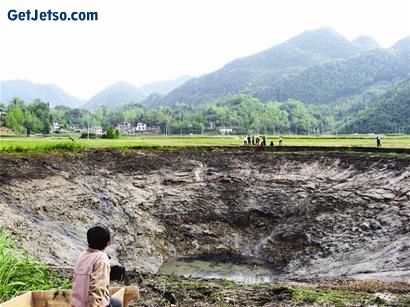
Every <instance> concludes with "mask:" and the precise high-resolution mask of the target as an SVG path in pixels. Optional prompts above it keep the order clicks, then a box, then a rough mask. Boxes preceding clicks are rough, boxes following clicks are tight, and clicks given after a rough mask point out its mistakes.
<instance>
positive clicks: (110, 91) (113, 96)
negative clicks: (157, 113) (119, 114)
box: [83, 81, 144, 110]
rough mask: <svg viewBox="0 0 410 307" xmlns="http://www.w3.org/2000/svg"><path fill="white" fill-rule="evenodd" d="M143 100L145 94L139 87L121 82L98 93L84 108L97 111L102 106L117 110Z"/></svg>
mask: <svg viewBox="0 0 410 307" xmlns="http://www.w3.org/2000/svg"><path fill="white" fill-rule="evenodd" d="M143 98H144V94H143V93H142V92H141V91H140V90H139V89H138V88H137V87H135V86H134V85H132V84H130V83H127V82H124V81H120V82H117V83H114V84H113V85H110V86H109V87H107V88H106V89H104V90H103V91H101V92H99V93H97V94H96V95H95V96H93V97H92V98H91V99H90V100H89V101H88V102H87V103H86V104H85V105H84V106H83V107H84V108H86V109H91V110H95V109H97V108H98V107H100V106H109V107H112V108H116V107H119V106H121V105H124V104H127V103H129V102H131V101H134V102H135V101H139V100H142V99H143Z"/></svg>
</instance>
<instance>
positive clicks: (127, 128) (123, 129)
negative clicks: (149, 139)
mask: <svg viewBox="0 0 410 307" xmlns="http://www.w3.org/2000/svg"><path fill="white" fill-rule="evenodd" d="M132 128H133V127H132V126H131V123H129V122H122V123H121V124H118V125H117V127H116V129H118V130H119V131H120V132H121V133H124V134H127V133H128V132H129V131H130V130H131V129H132Z"/></svg>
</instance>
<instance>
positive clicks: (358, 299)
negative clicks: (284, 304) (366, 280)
mask: <svg viewBox="0 0 410 307" xmlns="http://www.w3.org/2000/svg"><path fill="white" fill-rule="evenodd" d="M291 290H292V300H293V301H295V302H301V303H306V304H313V303H320V304H332V305H336V306H351V305H354V306H356V305H358V306H363V304H364V305H366V304H368V303H369V302H371V301H373V300H374V297H373V296H371V295H369V294H367V293H349V292H347V291H343V290H332V289H316V288H307V287H306V288H305V287H303V288H302V287H300V288H299V287H295V288H291Z"/></svg>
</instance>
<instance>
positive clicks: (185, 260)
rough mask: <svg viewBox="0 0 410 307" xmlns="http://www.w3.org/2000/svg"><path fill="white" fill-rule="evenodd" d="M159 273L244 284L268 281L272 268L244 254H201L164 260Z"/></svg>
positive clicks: (264, 262) (272, 272) (272, 271)
mask: <svg viewBox="0 0 410 307" xmlns="http://www.w3.org/2000/svg"><path fill="white" fill-rule="evenodd" d="M158 273H159V274H166V275H172V274H174V275H179V276H184V277H198V278H216V279H228V280H232V281H235V282H238V283H244V284H259V283H269V282H271V281H273V280H274V277H275V275H274V268H273V265H272V264H271V263H269V262H266V261H264V260H262V259H258V258H253V257H245V256H226V255H201V256H193V257H182V258H173V259H168V260H167V261H165V262H164V263H163V264H162V266H161V267H160V268H159V271H158Z"/></svg>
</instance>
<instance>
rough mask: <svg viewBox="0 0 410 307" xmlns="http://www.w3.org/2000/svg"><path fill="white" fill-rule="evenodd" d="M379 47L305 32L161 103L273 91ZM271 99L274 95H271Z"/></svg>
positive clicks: (325, 30)
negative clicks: (308, 71) (293, 79)
mask: <svg viewBox="0 0 410 307" xmlns="http://www.w3.org/2000/svg"><path fill="white" fill-rule="evenodd" d="M371 45H373V47H375V48H377V47H378V45H377V43H376V42H374V41H373V40H372V39H371V38H359V39H358V40H357V41H354V42H350V41H348V40H347V39H345V38H344V37H343V36H341V35H339V34H338V33H337V32H335V31H334V30H332V29H330V28H322V29H318V30H315V31H307V32H304V33H302V34H300V35H298V36H296V37H294V38H292V39H290V40H288V41H286V42H284V43H282V44H279V45H277V46H274V47H272V48H270V49H267V50H265V51H262V52H260V53H257V54H254V55H251V56H248V57H244V58H241V59H237V60H235V61H232V62H230V63H228V64H227V65H225V66H224V67H223V68H221V69H220V70H217V71H215V72H213V73H210V74H207V75H204V76H202V77H199V78H195V79H191V80H189V81H188V82H186V83H185V84H183V85H182V86H180V87H178V88H176V89H175V90H174V91H172V92H171V93H169V94H168V95H167V96H165V97H164V98H163V99H161V100H160V101H159V102H158V104H161V105H172V104H175V103H178V102H182V103H188V104H199V103H204V102H209V101H212V100H216V99H220V98H223V97H226V96H231V95H235V94H238V93H247V94H251V95H255V93H256V94H258V93H259V94H260V96H264V95H265V96H267V95H266V94H264V93H269V92H272V91H273V89H274V88H275V86H276V85H277V84H278V83H279V82H283V80H286V79H288V78H291V77H293V76H296V75H298V74H299V73H301V72H303V71H304V70H305V69H307V68H311V67H314V66H316V65H319V64H323V63H327V62H332V61H338V60H341V59H348V58H350V57H354V56H357V55H360V54H363V53H366V52H367V51H368V50H369V49H373V47H372V46H371ZM269 96H272V94H269Z"/></svg>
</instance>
